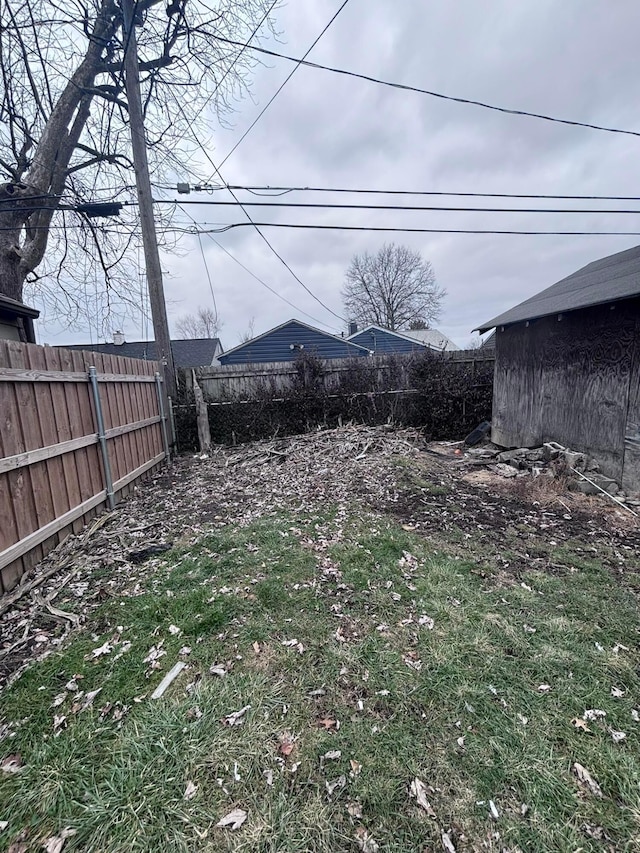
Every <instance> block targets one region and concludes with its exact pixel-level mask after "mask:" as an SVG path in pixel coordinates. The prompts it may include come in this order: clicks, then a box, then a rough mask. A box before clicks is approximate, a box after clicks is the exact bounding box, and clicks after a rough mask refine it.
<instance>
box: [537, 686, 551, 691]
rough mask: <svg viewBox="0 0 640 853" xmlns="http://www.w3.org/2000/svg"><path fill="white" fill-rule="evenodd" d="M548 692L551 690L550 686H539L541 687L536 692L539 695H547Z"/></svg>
mask: <svg viewBox="0 0 640 853" xmlns="http://www.w3.org/2000/svg"><path fill="white" fill-rule="evenodd" d="M550 690H551V685H550V684H541V685H540V686H539V687H538V692H539V693H548V692H549V691H550Z"/></svg>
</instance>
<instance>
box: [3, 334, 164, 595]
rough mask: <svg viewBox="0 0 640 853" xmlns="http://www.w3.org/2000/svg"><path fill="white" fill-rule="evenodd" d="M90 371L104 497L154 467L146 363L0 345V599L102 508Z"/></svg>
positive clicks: (154, 424) (153, 408)
mask: <svg viewBox="0 0 640 853" xmlns="http://www.w3.org/2000/svg"><path fill="white" fill-rule="evenodd" d="M90 366H94V367H95V368H96V370H97V373H98V381H99V386H98V387H99V393H100V400H101V405H102V412H103V415H104V427H105V430H106V442H107V452H108V458H109V464H110V468H111V474H112V480H113V488H114V493H116V494H117V493H120V494H126V492H127V491H128V490H129V489H130V488H132V484H133V482H134V481H135V480H136V479H137V478H138V477H140V476H142V475H143V474H144V473H146V472H147V471H149V470H150V469H151V468H152V467H154V466H155V465H158V464H159V463H160V462H161V461H162V460H163V459H164V456H165V452H164V440H163V434H162V426H161V419H160V416H159V405H158V395H157V389H156V380H155V373H156V371H157V370H158V364H157V363H156V362H144V361H138V360H134V359H131V358H122V357H118V356H109V355H101V354H100V353H91V352H82V351H78V350H73V351H71V350H63V349H58V348H54V347H41V346H36V345H35V344H24V343H19V342H16V341H0V593H2V592H5V591H7V590H9V589H10V588H11V587H12V586H14V585H15V584H16V583H17V582H18V581H19V579H20V577H21V575H22V574H23V573H24V572H25V571H27V570H28V569H30V568H31V567H32V566H33V565H35V564H36V563H37V562H38V561H39V560H41V559H42V557H43V556H44V555H45V554H46V553H47V552H48V551H49V550H51V548H53V547H54V546H55V545H56V544H57V543H58V541H59V540H60V539H61V538H63V537H64V536H65V535H67V534H68V533H70V532H72V531H76V532H77V531H78V530H80V529H81V528H82V526H83V524H85V523H86V522H87V521H88V520H89V519H90V518H91V517H92V516H93V515H95V514H96V513H97V512H98V511H99V510H100V509H101V508H102V507H104V505H105V504H106V502H107V493H106V480H105V470H104V465H103V460H102V455H101V451H100V446H99V441H98V435H97V433H98V425H97V421H96V411H95V405H94V399H93V395H92V390H91V384H90V382H89V376H88V369H89V367H90Z"/></svg>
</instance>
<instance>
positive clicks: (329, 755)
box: [320, 749, 342, 767]
mask: <svg viewBox="0 0 640 853" xmlns="http://www.w3.org/2000/svg"><path fill="white" fill-rule="evenodd" d="M339 758H342V752H341V751H340V750H339V749H330V750H329V751H328V752H325V754H324V755H321V756H320V766H321V767H322V766H323V764H324V762H325V761H338V759H339Z"/></svg>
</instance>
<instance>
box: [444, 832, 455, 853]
mask: <svg viewBox="0 0 640 853" xmlns="http://www.w3.org/2000/svg"><path fill="white" fill-rule="evenodd" d="M441 837H442V846H443V848H444V849H445V850H446V851H447V853H456V848H455V847H454V846H453V842H452V841H451V838H450V836H449V833H448V832H443V833H442V836H441Z"/></svg>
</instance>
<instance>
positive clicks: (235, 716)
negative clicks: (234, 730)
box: [222, 705, 251, 726]
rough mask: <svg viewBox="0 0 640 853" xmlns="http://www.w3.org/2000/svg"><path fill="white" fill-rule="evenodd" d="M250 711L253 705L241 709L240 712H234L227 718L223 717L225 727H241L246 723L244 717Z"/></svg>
mask: <svg viewBox="0 0 640 853" xmlns="http://www.w3.org/2000/svg"><path fill="white" fill-rule="evenodd" d="M250 709H251V705H245V706H244V708H240V710H239V711H233V712H232V713H231V714H227V716H226V717H223V719H222V722H223V723H224V725H225V726H240V725H242V723H243V722H244V720H243V717H244V715H245V714H246V713H247V711H249V710H250Z"/></svg>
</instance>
